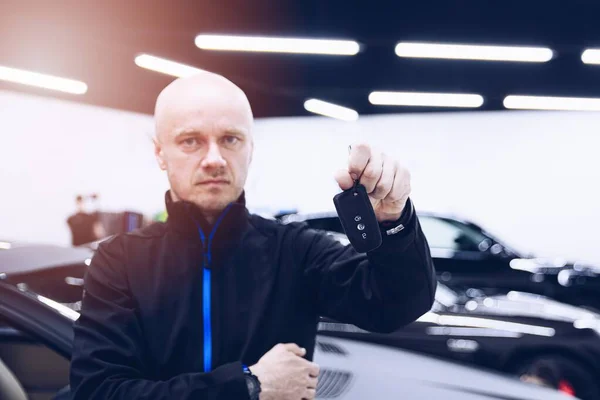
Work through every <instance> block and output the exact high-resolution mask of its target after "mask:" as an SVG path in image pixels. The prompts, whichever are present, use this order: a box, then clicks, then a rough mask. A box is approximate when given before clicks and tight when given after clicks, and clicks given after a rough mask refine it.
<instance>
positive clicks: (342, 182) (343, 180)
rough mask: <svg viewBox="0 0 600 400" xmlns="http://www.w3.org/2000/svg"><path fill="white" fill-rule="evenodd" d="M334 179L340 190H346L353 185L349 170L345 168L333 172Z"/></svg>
mask: <svg viewBox="0 0 600 400" xmlns="http://www.w3.org/2000/svg"><path fill="white" fill-rule="evenodd" d="M335 180H336V182H337V183H338V185H339V186H340V189H342V190H347V189H350V188H351V187H352V186H354V180H353V179H352V177H351V176H350V172H348V170H346V169H340V170H337V171H336V172H335Z"/></svg>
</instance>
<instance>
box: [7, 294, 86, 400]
mask: <svg viewBox="0 0 600 400" xmlns="http://www.w3.org/2000/svg"><path fill="white" fill-rule="evenodd" d="M65 316H69V317H70V318H65ZM76 316H77V313H76V312H75V311H72V310H70V309H68V308H66V307H64V306H61V305H60V304H58V303H55V302H54V301H53V300H50V299H48V298H45V297H42V296H38V295H35V294H33V293H28V292H24V291H21V290H19V289H17V288H16V287H14V286H12V285H8V284H5V283H2V282H0V359H1V360H2V361H3V364H4V365H5V366H6V368H7V369H8V370H9V371H11V372H12V374H13V375H14V377H15V378H16V380H17V381H18V383H19V384H20V386H21V387H22V388H23V389H24V391H25V392H26V393H27V396H28V398H29V399H30V400H51V399H54V398H55V396H56V394H57V393H58V392H59V391H60V390H61V389H63V388H64V387H65V386H67V385H68V382H69V360H70V354H71V346H72V344H71V342H72V327H71V324H72V321H73V319H74V318H75V317H76ZM0 397H1V393H0Z"/></svg>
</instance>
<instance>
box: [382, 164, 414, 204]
mask: <svg viewBox="0 0 600 400" xmlns="http://www.w3.org/2000/svg"><path fill="white" fill-rule="evenodd" d="M410 191H411V187H410V173H409V172H408V170H407V169H405V168H402V167H401V166H400V165H399V164H398V163H396V177H395V178H394V184H393V185H392V189H391V190H390V193H389V195H388V198H387V199H386V201H387V200H389V201H390V202H395V201H406V199H407V198H408V196H409V195H410Z"/></svg>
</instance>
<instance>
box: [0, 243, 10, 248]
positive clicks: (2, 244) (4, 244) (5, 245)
mask: <svg viewBox="0 0 600 400" xmlns="http://www.w3.org/2000/svg"><path fill="white" fill-rule="evenodd" d="M10 248H11V245H10V243H8V242H0V250H10Z"/></svg>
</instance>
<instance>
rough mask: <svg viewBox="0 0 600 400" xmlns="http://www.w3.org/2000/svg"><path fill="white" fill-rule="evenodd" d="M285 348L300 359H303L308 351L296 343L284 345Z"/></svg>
mask: <svg viewBox="0 0 600 400" xmlns="http://www.w3.org/2000/svg"><path fill="white" fill-rule="evenodd" d="M283 347H284V348H285V349H286V350H287V351H289V352H292V353H294V354H295V355H297V356H299V357H303V356H304V355H305V354H306V349H304V348H302V347H300V346H298V345H297V344H296V343H284V344H283Z"/></svg>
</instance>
